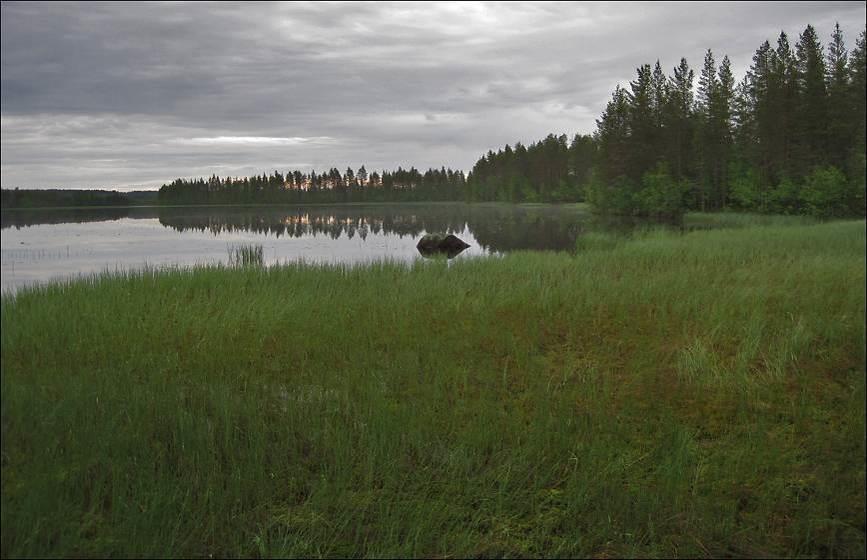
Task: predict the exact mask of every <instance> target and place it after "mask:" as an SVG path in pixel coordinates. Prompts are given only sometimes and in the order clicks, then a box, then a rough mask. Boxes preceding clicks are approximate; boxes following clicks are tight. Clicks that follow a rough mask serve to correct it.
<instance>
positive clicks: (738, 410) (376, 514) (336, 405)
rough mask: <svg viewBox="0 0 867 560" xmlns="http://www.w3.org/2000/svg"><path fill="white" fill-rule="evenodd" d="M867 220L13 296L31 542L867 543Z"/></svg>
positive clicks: (752, 546)
mask: <svg viewBox="0 0 867 560" xmlns="http://www.w3.org/2000/svg"><path fill="white" fill-rule="evenodd" d="M864 281H865V224H864V222H863V221H862V222H847V223H829V224H823V225H814V226H761V227H745V228H742V229H736V230H729V231H709V232H696V233H690V234H687V235H677V234H674V235H671V234H663V233H658V232H657V233H654V234H648V235H645V236H642V237H640V238H637V239H633V240H631V241H623V242H618V243H617V244H615V245H614V246H612V247H610V248H607V249H606V250H589V251H583V252H579V253H578V254H577V256H574V257H572V256H568V255H562V254H560V255H551V254H535V253H523V254H513V255H507V256H505V257H503V258H499V259H490V260H478V259H475V260H466V261H455V262H452V263H451V266H448V267H447V266H445V263H438V262H427V263H419V264H416V265H401V264H387V263H380V264H371V265H368V266H363V267H354V268H350V267H344V266H333V265H331V266H326V265H322V266H310V265H298V264H290V265H286V266H281V267H270V268H261V267H243V268H236V269H228V268H222V269H220V268H199V269H195V270H169V271H163V272H153V271H152V272H149V273H126V274H118V275H114V276H99V277H94V278H92V279H90V280H89V281H82V282H76V283H67V284H58V285H52V286H48V287H35V288H32V289H25V290H22V291H21V292H19V294H18V295H17V296H15V297H9V296H4V297H3V301H2V330H0V337H2V509H0V517H2V527H3V539H2V545H0V548H2V550H0V552H2V555H3V556H4V557H7V556H8V557H11V556H45V555H48V556H78V555H81V556H109V555H113V556H164V555H167V556H208V555H214V556H315V557H335V556H376V557H383V556H412V557H417V556H427V557H430V556H485V557H489V556H522V557H527V556H545V557H552V556H553V557H569V556H598V557H611V556H823V557H827V556H840V557H863V555H864V553H865V537H864V526H865V517H864V507H865V462H864V453H865V439H864V434H865V423H864V419H865V404H864V403H865V368H864V363H865V355H864V347H865V335H864V320H865V291H864Z"/></svg>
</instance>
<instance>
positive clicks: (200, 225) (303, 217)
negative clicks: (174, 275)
mask: <svg viewBox="0 0 867 560" xmlns="http://www.w3.org/2000/svg"><path fill="white" fill-rule="evenodd" d="M122 218H131V219H158V220H159V223H160V224H162V225H163V226H165V227H167V228H171V229H173V230H175V231H178V232H190V231H198V232H210V233H211V234H213V235H215V236H216V235H220V234H224V233H238V232H252V233H256V234H260V235H266V236H274V237H275V238H281V237H284V236H285V237H291V238H303V237H309V236H319V235H324V236H327V237H330V238H331V239H335V240H336V239H338V238H340V237H341V236H344V235H345V236H346V237H347V238H348V239H353V238H355V237H356V236H357V237H358V238H360V239H361V240H365V239H366V238H367V236H368V235H369V234H375V235H379V234H395V235H398V236H400V237H404V236H410V237H413V238H416V237H420V236H421V235H422V234H423V233H425V232H443V233H459V232H462V231H464V230H465V229H469V230H470V231H471V232H472V233H473V235H474V236H475V238H476V240H477V241H478V242H479V244H480V246H481V247H483V248H484V249H485V250H486V251H487V252H507V251H515V250H572V249H574V247H575V240H576V238H577V236H578V235H579V234H580V233H581V232H582V231H583V230H584V229H585V228H586V227H587V226H588V224H587V223H586V222H587V220H588V216H587V215H586V214H585V213H584V212H582V211H580V210H578V209H576V208H574V207H556V206H515V205H505V204H503V205H500V204H430V205H422V204H418V205H416V204H393V205H371V206H356V205H342V206H297V207H277V208H273V207H138V208H136V207H133V208H107V209H98V210H97V209H74V210H68V209H63V210H15V211H3V212H2V219H0V227H2V228H4V229H5V228H16V229H21V228H24V227H28V226H32V225H38V224H60V223H85V222H94V221H106V220H119V219H122Z"/></svg>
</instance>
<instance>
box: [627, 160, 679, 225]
mask: <svg viewBox="0 0 867 560" xmlns="http://www.w3.org/2000/svg"><path fill="white" fill-rule="evenodd" d="M688 190H689V185H688V184H687V182H686V181H685V180H680V181H676V180H675V179H674V178H673V177H672V176H671V175H670V174H669V173H668V166H666V165H665V164H664V163H660V164H658V165H657V166H656V167H655V168H654V169H653V170H652V171H648V172H646V173H645V174H644V175H642V177H641V190H640V191H639V192H638V194H637V196H636V197H635V198H636V202H637V204H636V206H637V208H636V210H637V213H638V214H639V215H642V216H653V217H657V218H665V219H679V218H681V217H682V216H683V213H684V212H685V211H686V204H685V202H684V197H685V195H686V193H687V191H688Z"/></svg>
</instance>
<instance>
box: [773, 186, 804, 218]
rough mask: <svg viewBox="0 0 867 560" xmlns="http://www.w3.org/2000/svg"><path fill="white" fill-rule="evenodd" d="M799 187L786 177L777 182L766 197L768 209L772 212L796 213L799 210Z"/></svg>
mask: <svg viewBox="0 0 867 560" xmlns="http://www.w3.org/2000/svg"><path fill="white" fill-rule="evenodd" d="M800 191H801V189H800V188H799V187H798V185H797V184H795V182H794V181H792V180H791V179H789V178H788V177H783V179H782V180H781V181H780V182H779V184H777V186H776V187H774V189H773V190H772V191H771V192H770V194H769V197H768V209H767V210H768V211H769V212H771V213H774V214H797V213H799V212H800V210H801V192H800Z"/></svg>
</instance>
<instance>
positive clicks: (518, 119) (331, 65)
mask: <svg viewBox="0 0 867 560" xmlns="http://www.w3.org/2000/svg"><path fill="white" fill-rule="evenodd" d="M0 10H2V109H0V113H2V163H0V166H2V186H3V187H4V188H13V187H21V188H40V187H41V188H56V187H61V188H117V189H119V190H129V189H133V188H156V187H159V185H161V184H163V183H165V182H168V181H170V180H172V179H174V178H176V177H191V176H202V175H211V174H213V173H216V174H218V175H221V176H223V175H232V176H245V175H251V174H256V173H259V174H260V173H262V172H271V171H273V170H275V169H278V170H281V171H286V170H288V169H302V170H305V171H306V170H309V169H310V168H315V169H316V170H317V171H321V170H324V169H327V168H330V167H337V168H339V169H340V170H341V171H342V170H345V169H346V167H347V166H352V167H353V169H355V168H358V167H359V166H361V165H362V164H365V165H366V166H367V169H368V170H373V169H383V168H385V169H392V168H396V167H397V166H398V165H401V166H404V167H409V166H413V165H414V166H416V167H418V168H422V169H426V168H428V167H430V166H433V167H440V166H446V167H452V168H455V169H464V170H469V169H471V168H472V165H473V164H474V163H475V161H476V159H478V157H479V156H480V155H481V154H483V153H484V152H486V151H487V150H489V149H494V150H496V149H497V147H500V146H502V145H504V144H506V143H509V144H514V143H515V142H517V141H521V142H524V143H525V144H527V143H530V142H532V141H534V140H538V139H541V138H543V137H544V136H546V135H547V134H548V133H551V132H553V133H557V134H562V133H566V134H569V135H570V136H572V135H573V134H575V133H576V132H581V133H591V132H592V131H593V130H594V129H595V119H596V118H598V116H599V114H600V113H601V111H602V110H603V108H604V107H605V103H606V101H607V100H608V98H609V97H610V94H611V91H612V90H613V89H614V87H615V86H616V85H617V84H618V83H620V84H623V85H626V84H627V83H628V82H629V80H631V79H633V77H634V72H635V68H636V67H637V66H638V65H640V64H642V63H645V62H649V63H653V62H655V61H656V60H657V59H660V61H661V63H662V65H663V68H664V69H665V70H666V73H668V74H670V73H671V69H672V67H673V66H675V65H676V64H677V62H678V60H679V59H680V57H681V56H685V57H687V59H688V60H689V62H690V65H691V66H692V67H693V68H694V69H695V70H696V74H697V73H698V71H699V69H700V67H701V63H702V59H703V56H704V52H705V50H706V49H708V48H710V49H713V51H714V53H715V54H716V56H717V60H720V59H722V56H723V55H724V54H728V55H729V57H730V58H731V60H732V63H733V67H734V70H735V72H736V75H737V79H738V80H740V78H741V77H742V76H743V73H744V71H745V70H746V68H747V67H748V66H749V64H750V59H751V57H752V55H753V53H754V52H755V50H756V48H757V47H758V46H759V45H760V44H761V42H762V41H764V40H765V39H768V40H770V41H771V42H772V43H774V42H775V41H776V37H777V35H779V33H780V31H785V32H786V33H788V34H789V36H790V41H791V43H792V44H793V45H794V43H795V42H796V41H797V37H798V35H799V34H800V32H801V31H803V29H804V27H805V26H806V25H807V24H808V23H812V24H813V25H814V26H815V27H816V29H817V31H818V33H819V35H820V37H821V38H822V40H823V43H824V44H827V42H828V38H829V37H830V34H831V31H832V29H833V25H834V22H835V21H839V22H840V25H841V27H842V28H843V31H844V34H845V38H846V43H847V46H848V47H850V48H851V47H852V46H854V44H855V39H856V37H857V36H858V34H859V33H860V32H861V30H862V29H863V28H864V21H865V3H864V2H797V3H758V2H748V3H709V4H701V3H673V4H658V3H651V4H644V3H637V4H630V3H626V2H615V3H610V4H608V3H599V4H596V3H589V4H585V3H554V4H544V3H538V2H532V3H526V4H522V3H518V2H508V3H464V2H460V3H453V4H452V3H441V4H439V3H411V4H400V3H397V4H392V3H355V2H353V3H346V4H344V3H320V2H316V3H311V4H306V3H287V4H273V3H266V4H248V3H244V4H232V3H222V2H221V3H215V4H208V3H192V4H184V3H169V4H154V3H147V4H133V3H127V2H124V3H91V2H88V3H84V4H74V3H61V4H49V3H42V2H34V3H15V2H3V3H2V5H0Z"/></svg>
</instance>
